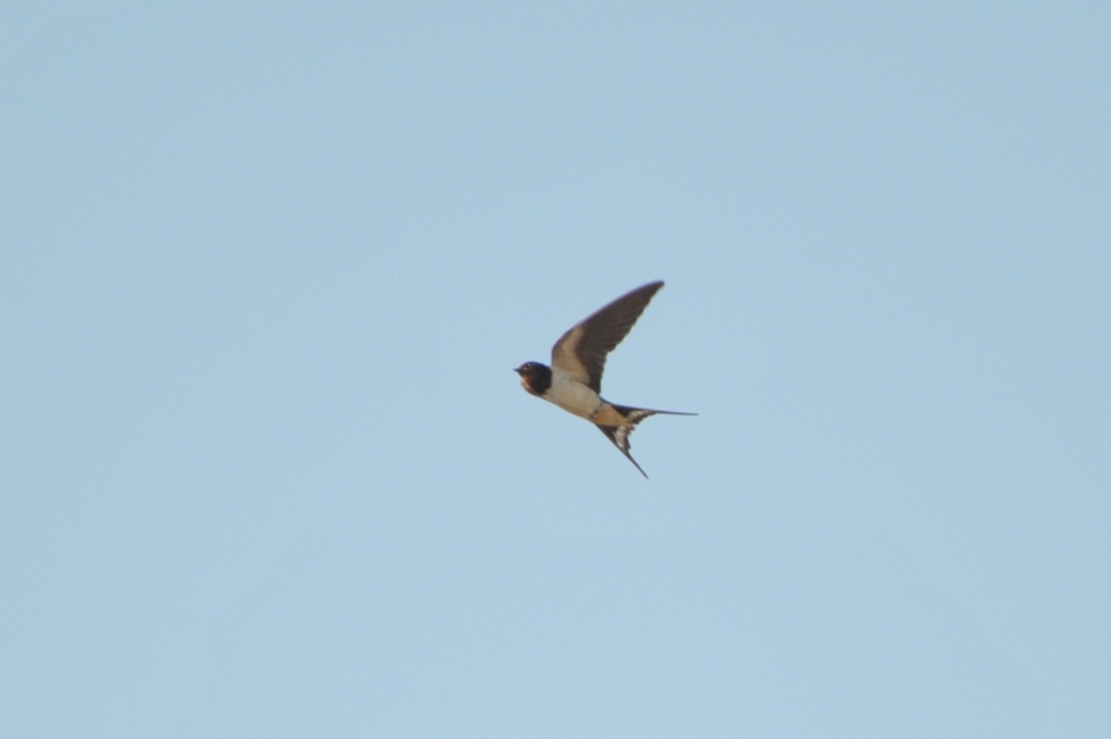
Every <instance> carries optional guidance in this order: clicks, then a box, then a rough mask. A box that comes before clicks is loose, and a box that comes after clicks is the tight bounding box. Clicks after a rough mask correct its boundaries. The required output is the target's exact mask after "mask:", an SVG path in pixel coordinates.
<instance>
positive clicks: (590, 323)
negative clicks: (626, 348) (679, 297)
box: [552, 281, 664, 393]
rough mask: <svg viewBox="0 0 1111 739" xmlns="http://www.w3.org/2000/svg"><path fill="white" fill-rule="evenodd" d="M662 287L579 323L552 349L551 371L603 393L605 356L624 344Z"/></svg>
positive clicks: (652, 285) (635, 292)
mask: <svg viewBox="0 0 1111 739" xmlns="http://www.w3.org/2000/svg"><path fill="white" fill-rule="evenodd" d="M663 286H664V283H663V281H660V282H652V283H649V284H647V285H645V286H643V287H638V288H637V289H636V290H633V291H632V292H630V293H626V294H625V295H622V296H621V297H620V298H618V299H617V300H615V301H613V302H612V303H610V304H609V305H607V306H606V307H605V308H602V309H601V310H599V311H598V312H596V313H594V314H593V315H591V316H590V317H588V318H584V319H583V320H581V321H579V322H578V323H576V324H575V325H574V326H572V327H571V329H570V330H569V331H568V332H567V333H565V334H564V335H563V336H561V337H559V341H557V342H556V343H555V346H553V347H552V367H554V368H555V369H558V370H561V371H563V372H566V373H568V374H570V375H571V376H573V377H574V378H575V379H577V380H578V381H579V382H581V383H583V384H584V385H587V386H589V387H590V388H591V389H592V390H594V392H596V393H598V392H601V391H602V371H603V370H605V368H606V355H607V354H609V353H610V352H611V351H613V348H614V347H615V346H617V345H618V344H620V343H621V340H622V339H624V338H625V335H626V334H628V333H629V330H630V329H632V327H633V324H634V323H636V322H637V319H638V318H640V314H641V313H643V312H644V309H645V307H647V305H648V301H650V300H651V299H652V296H653V295H655V294H656V291H657V290H659V289H660V288H661V287H663Z"/></svg>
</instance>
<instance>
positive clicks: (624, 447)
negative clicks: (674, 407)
mask: <svg viewBox="0 0 1111 739" xmlns="http://www.w3.org/2000/svg"><path fill="white" fill-rule="evenodd" d="M610 405H611V406H612V407H613V409H614V410H615V411H617V412H618V413H620V414H621V417H622V418H624V419H625V423H623V424H621V425H620V426H603V425H601V424H596V425H597V426H598V428H600V429H601V430H602V433H603V434H605V435H606V438H607V439H609V440H610V441H612V442H613V445H614V446H615V447H617V448H618V449H619V450H621V453H622V454H624V455H625V456H626V457H628V459H629V461H630V462H632V463H633V466H634V467H636V468H637V470H638V471H639V472H640V474H642V475H644V477H645V479H647V478H648V474H647V473H646V472H645V471H644V470H643V469H641V467H640V465H639V464H637V461H636V460H635V459H633V455H631V454H629V435H630V434H632V433H633V429H635V428H636V425H637V424H638V423H640V422H641V421H643V420H644V419H646V418H648V417H649V416H655V415H658V414H659V415H668V416H697V415H698V414H697V413H684V412H683V411H657V410H652V409H650V408H632V407H630V406H627V405H616V404H614V403H610Z"/></svg>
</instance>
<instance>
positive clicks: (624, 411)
mask: <svg viewBox="0 0 1111 739" xmlns="http://www.w3.org/2000/svg"><path fill="white" fill-rule="evenodd" d="M663 285H664V284H663V282H653V283H650V284H648V285H645V286H644V287H639V288H637V289H636V290H633V291H632V292H630V293H627V294H626V295H623V296H621V297H620V298H618V299H617V300H615V301H613V302H612V303H610V304H609V305H607V306H605V307H604V308H602V309H601V310H599V311H598V312H596V313H594V314H592V315H591V316H589V317H588V318H585V319H584V320H582V321H580V322H579V323H577V324H575V325H574V326H572V327H571V329H570V330H569V331H567V333H565V334H564V335H563V336H561V337H560V339H559V341H557V342H556V343H555V346H553V347H552V366H551V367H548V366H547V365H544V364H541V363H539V362H525V363H524V364H522V365H521V366H520V367H518V368H517V369H516V370H515V371H516V372H517V374H519V375H520V376H521V385H522V386H523V387H524V388H525V390H527V391H528V392H530V393H532V394H533V395H535V396H537V397H540V398H543V399H544V400H547V401H549V402H551V403H555V404H556V405H558V406H559V407H560V408H562V409H563V410H565V411H567V412H568V413H573V414H574V415H576V416H579V417H581V418H585V419H586V420H588V421H590V422H591V423H593V424H595V425H596V426H597V427H598V428H600V429H601V430H602V433H604V434H605V435H606V438H608V439H609V440H610V441H612V442H613V443H614V446H616V447H617V448H618V449H620V450H621V453H622V454H624V455H625V456H626V457H628V458H629V461H630V462H632V463H633V464H634V465H635V466H636V468H637V469H638V470H640V474H642V475H644V476H645V477H648V475H645V474H644V470H642V469H641V468H640V465H639V464H637V462H636V460H635V459H633V457H632V455H631V454H629V434H631V433H632V432H633V429H634V428H635V427H636V425H637V424H638V423H640V422H641V421H643V420H644V419H645V418H647V417H648V416H651V415H654V414H656V413H666V414H670V415H678V416H693V415H694V414H693V413H678V412H676V411H654V410H649V409H647V408H630V407H628V406H623V405H614V404H613V403H610V402H608V401H606V400H605V399H603V398H602V396H601V395H600V393H601V390H602V371H603V370H604V369H605V365H606V355H608V354H609V353H610V352H611V351H613V348H614V347H616V346H617V345H618V344H619V343H621V340H622V339H624V338H625V335H626V334H628V333H629V330H630V329H632V327H633V324H634V323H636V321H637V319H638V318H639V317H640V314H641V313H642V312H644V308H645V307H646V306H647V305H648V301H650V300H651V299H652V296H653V295H655V294H656V291H657V290H659V289H660V288H661V287H663Z"/></svg>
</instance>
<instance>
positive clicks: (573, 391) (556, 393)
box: [544, 370, 602, 418]
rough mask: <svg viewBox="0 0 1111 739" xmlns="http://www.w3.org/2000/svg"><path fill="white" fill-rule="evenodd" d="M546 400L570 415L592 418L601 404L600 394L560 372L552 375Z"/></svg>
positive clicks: (545, 396) (545, 395)
mask: <svg viewBox="0 0 1111 739" xmlns="http://www.w3.org/2000/svg"><path fill="white" fill-rule="evenodd" d="M544 399H545V400H549V401H551V402H553V403H555V404H556V405H558V406H559V407H560V408H562V409H563V410H565V411H567V412H568V413H574V414H575V415H576V416H581V417H583V418H590V414H592V413H594V411H595V410H597V409H598V406H599V405H600V404H601V402H602V399H601V398H599V397H598V393H596V392H594V391H593V390H591V389H590V388H589V387H587V386H586V385H584V384H582V383H581V382H579V381H578V380H576V379H574V378H573V377H570V376H569V375H567V374H565V373H563V372H560V371H558V370H556V371H554V372H553V373H552V386H551V387H550V388H548V392H546V393H545V394H544Z"/></svg>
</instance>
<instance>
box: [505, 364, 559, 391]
mask: <svg viewBox="0 0 1111 739" xmlns="http://www.w3.org/2000/svg"><path fill="white" fill-rule="evenodd" d="M513 371H514V372H516V373H517V374H518V375H520V376H521V387H523V388H524V389H525V390H527V391H529V392H530V393H532V394H533V395H543V394H544V392H545V391H546V390H547V389H548V388H550V387H551V386H552V369H551V367H548V366H547V365H546V364H540V362H525V363H524V364H522V365H521V366H520V367H518V368H517V369H515V370H513Z"/></svg>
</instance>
